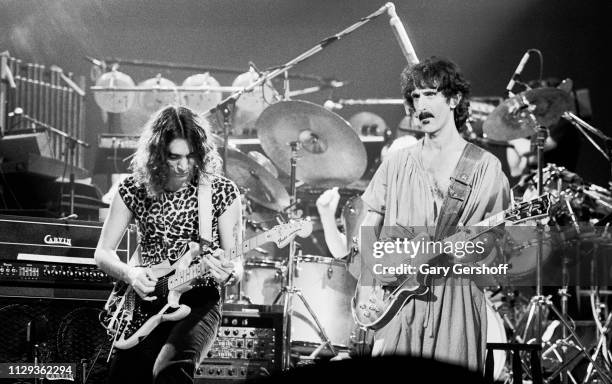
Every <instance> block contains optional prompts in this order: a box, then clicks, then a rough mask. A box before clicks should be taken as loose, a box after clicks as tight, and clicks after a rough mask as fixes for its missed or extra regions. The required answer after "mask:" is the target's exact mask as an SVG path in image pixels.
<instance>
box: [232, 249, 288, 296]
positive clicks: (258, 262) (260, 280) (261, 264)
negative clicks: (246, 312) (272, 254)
mask: <svg viewBox="0 0 612 384" xmlns="http://www.w3.org/2000/svg"><path fill="white" fill-rule="evenodd" d="M241 283H242V293H243V294H244V296H246V298H247V299H249V300H250V303H251V304H263V305H272V304H273V303H274V300H275V299H276V297H277V296H278V294H279V293H280V291H281V288H282V286H283V284H282V283H283V270H282V267H281V264H280V263H279V262H277V261H272V260H268V259H258V258H250V259H249V260H247V261H246V262H245V263H244V277H243V278H242V282H241Z"/></svg>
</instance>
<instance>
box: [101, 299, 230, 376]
mask: <svg viewBox="0 0 612 384" xmlns="http://www.w3.org/2000/svg"><path fill="white" fill-rule="evenodd" d="M209 292H210V291H208V292H206V293H204V292H202V290H200V289H196V290H193V291H189V292H187V293H186V294H185V295H183V297H182V298H181V303H185V304H187V305H189V306H190V307H191V313H190V314H189V315H188V316H187V317H185V318H184V319H182V320H180V321H178V322H164V323H161V324H160V325H158V326H157V328H155V329H154V330H153V332H151V334H150V335H149V336H147V337H146V338H145V339H144V340H143V341H141V342H140V343H139V344H138V345H136V346H135V347H133V348H130V349H127V350H115V355H114V357H113V361H112V363H111V368H110V373H109V378H108V383H109V384H110V383H112V384H115V383H116V384H120V383H121V384H122V383H125V384H137V383H138V384H140V383H143V384H148V383H155V384H162V383H163V384H167V383H193V376H194V374H195V370H196V368H197V364H198V363H199V360H200V356H201V354H203V353H204V354H205V353H207V352H208V350H209V349H210V347H211V346H212V343H213V341H214V340H215V337H216V335H217V329H218V327H219V322H220V320H221V312H220V301H219V300H218V297H219V295H218V293H216V289H215V293H216V299H215V300H210V301H205V300H203V299H202V297H210V293H209ZM205 294H206V295H207V296H204V295H205ZM185 296H187V297H185ZM198 296H199V297H198ZM185 298H187V300H184V299H185Z"/></svg>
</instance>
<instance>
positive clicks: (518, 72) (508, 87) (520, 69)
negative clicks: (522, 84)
mask: <svg viewBox="0 0 612 384" xmlns="http://www.w3.org/2000/svg"><path fill="white" fill-rule="evenodd" d="M527 60H529V51H527V52H525V54H524V55H523V57H522V58H521V61H520V62H519V64H518V65H517V66H516V69H515V70H514V73H513V74H512V77H511V78H510V81H509V82H508V85H506V91H508V92H512V88H514V84H515V83H516V78H517V77H519V76H520V75H521V73H522V72H523V68H525V64H527Z"/></svg>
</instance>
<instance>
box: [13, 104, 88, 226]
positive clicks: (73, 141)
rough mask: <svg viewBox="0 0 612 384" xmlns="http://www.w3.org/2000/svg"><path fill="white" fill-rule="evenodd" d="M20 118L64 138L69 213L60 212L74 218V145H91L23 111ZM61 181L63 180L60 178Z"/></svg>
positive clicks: (66, 217)
mask: <svg viewBox="0 0 612 384" xmlns="http://www.w3.org/2000/svg"><path fill="white" fill-rule="evenodd" d="M21 118H22V119H25V120H27V121H29V122H30V123H32V124H34V125H36V126H39V127H41V128H44V129H46V130H48V131H49V132H52V133H54V134H56V135H59V136H61V137H63V138H64V139H65V140H66V145H67V147H66V153H65V155H64V156H65V157H67V158H65V159H64V161H66V162H67V163H68V166H69V167H70V176H69V189H70V213H69V214H68V215H67V216H64V215H63V214H62V217H61V218H63V219H69V218H70V219H76V218H77V215H76V214H75V213H74V185H75V175H74V162H75V159H74V157H75V156H74V155H75V147H76V145H77V144H78V145H81V146H83V147H85V148H89V147H91V145H89V144H88V143H86V142H85V141H83V140H80V139H77V138H75V137H72V136H70V135H69V134H67V133H66V132H63V131H60V130H59V129H57V128H53V127H52V126H50V125H48V124H45V123H43V122H42V121H39V120H38V119H35V118H33V117H31V116H29V115H27V114H25V113H22V114H21ZM62 182H63V180H62ZM62 197H63V196H60V210H61V209H62Z"/></svg>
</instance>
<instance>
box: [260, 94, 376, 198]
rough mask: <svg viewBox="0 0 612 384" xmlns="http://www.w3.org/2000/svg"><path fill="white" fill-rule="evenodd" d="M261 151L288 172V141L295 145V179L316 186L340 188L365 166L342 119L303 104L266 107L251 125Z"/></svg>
mask: <svg viewBox="0 0 612 384" xmlns="http://www.w3.org/2000/svg"><path fill="white" fill-rule="evenodd" d="M255 126H256V128H257V136H258V137H259V139H260V141H261V146H262V148H263V150H264V152H265V153H266V154H267V155H268V157H270V159H271V160H272V161H273V162H274V164H275V165H276V166H277V167H278V168H280V169H281V170H283V171H284V172H285V173H287V174H290V173H291V163H290V161H291V147H290V145H289V144H290V143H291V142H298V143H299V144H300V145H299V146H298V151H297V153H298V155H299V158H298V162H297V169H296V177H297V178H298V179H299V180H302V181H304V182H306V183H309V184H316V185H319V186H326V185H333V186H343V185H346V184H349V183H351V182H353V181H355V180H357V179H358V178H359V177H361V175H362V174H363V173H364V171H365V169H366V166H367V161H368V159H367V155H366V151H365V147H364V145H363V143H362V142H361V140H360V139H359V136H358V135H357V133H355V131H353V129H352V128H351V126H350V125H349V124H348V123H347V122H346V120H344V119H343V118H342V117H340V116H338V115H337V114H335V113H333V112H331V111H328V110H326V109H325V108H323V107H321V106H319V105H316V104H313V103H310V102H306V101H294V100H293V101H282V102H279V103H276V104H273V105H271V106H269V107H268V108H266V109H265V110H264V111H263V112H262V114H261V115H260V116H259V118H258V119H257V122H256V123H255Z"/></svg>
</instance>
